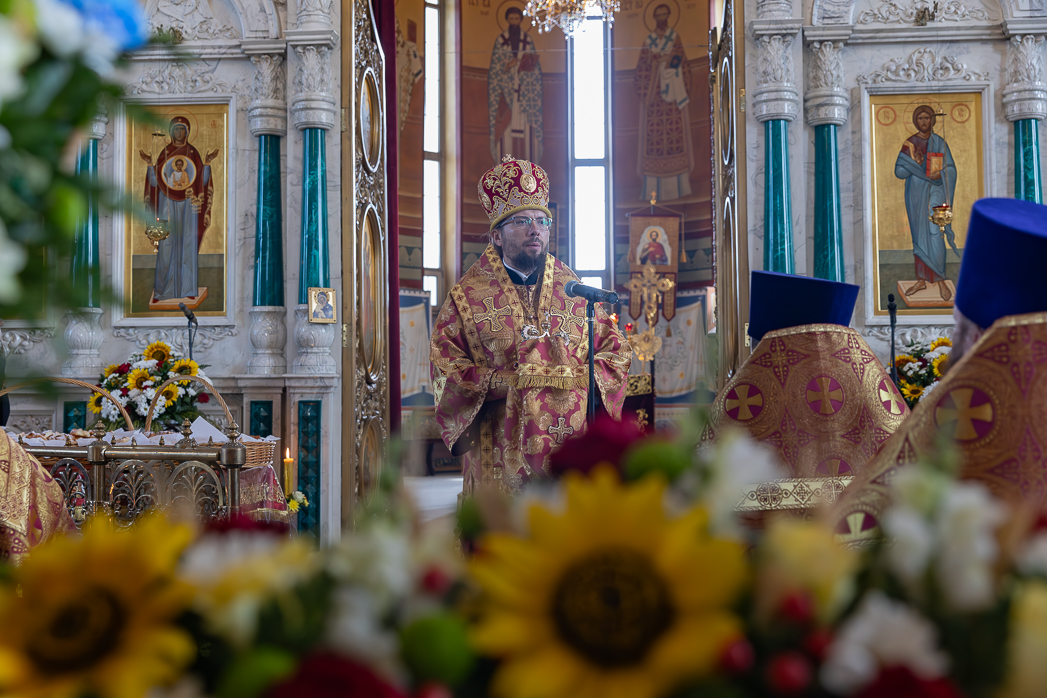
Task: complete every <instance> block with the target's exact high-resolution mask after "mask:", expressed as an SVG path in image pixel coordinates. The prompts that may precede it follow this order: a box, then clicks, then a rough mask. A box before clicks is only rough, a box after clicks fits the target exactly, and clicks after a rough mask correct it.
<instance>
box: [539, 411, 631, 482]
mask: <svg viewBox="0 0 1047 698" xmlns="http://www.w3.org/2000/svg"><path fill="white" fill-rule="evenodd" d="M641 437H643V432H642V431H640V428H639V427H638V426H636V425H635V424H633V423H632V422H616V421H614V420H613V419H611V418H610V417H608V416H606V415H601V416H600V417H599V418H597V420H596V423H595V424H593V425H592V427H590V428H589V430H588V431H586V432H585V433H584V434H582V435H581V436H577V437H572V438H569V439H567V441H565V442H564V445H563V446H562V447H561V448H560V450H559V451H554V452H553V454H552V456H550V458H549V474H550V475H552V476H553V477H554V478H559V477H562V476H563V474H564V473H566V472H567V471H569V470H576V471H578V472H581V473H588V472H589V471H590V470H592V469H593V468H595V467H596V466H597V465H599V464H600V463H609V464H611V465H612V466H614V467H615V468H617V469H618V470H621V461H622V455H623V454H624V453H625V451H626V449H628V448H629V446H630V445H631V444H632V443H633V442H634V441H638V440H639V439H640V438H641Z"/></svg>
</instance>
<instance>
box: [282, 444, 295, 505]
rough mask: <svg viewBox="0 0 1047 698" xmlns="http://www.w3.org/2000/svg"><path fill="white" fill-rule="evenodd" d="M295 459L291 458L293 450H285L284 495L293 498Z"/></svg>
mask: <svg viewBox="0 0 1047 698" xmlns="http://www.w3.org/2000/svg"><path fill="white" fill-rule="evenodd" d="M293 464H294V459H293V458H291V449H290V448H287V449H284V494H286V495H287V496H291V466H292V465H293Z"/></svg>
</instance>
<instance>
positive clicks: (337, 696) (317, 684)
mask: <svg viewBox="0 0 1047 698" xmlns="http://www.w3.org/2000/svg"><path fill="white" fill-rule="evenodd" d="M285 697H286V698H406V697H405V695H404V693H403V692H401V691H400V689H398V688H396V687H395V686H393V685H391V684H389V683H388V682H387V681H386V680H385V679H383V678H381V677H380V676H378V675H377V674H375V673H374V672H373V671H371V670H370V669H369V668H368V667H366V666H364V665H362V664H357V663H356V662H354V661H352V660H350V659H346V658H345V657H340V656H338V655H336V654H328V653H318V654H312V655H310V656H308V657H306V658H305V659H303V660H302V663H301V664H299V665H298V671H297V672H295V674H294V675H293V676H291V677H289V678H287V679H285V680H284V681H281V682H280V683H278V684H276V685H275V686H273V687H272V688H270V689H269V690H268V691H266V693H265V698H285Z"/></svg>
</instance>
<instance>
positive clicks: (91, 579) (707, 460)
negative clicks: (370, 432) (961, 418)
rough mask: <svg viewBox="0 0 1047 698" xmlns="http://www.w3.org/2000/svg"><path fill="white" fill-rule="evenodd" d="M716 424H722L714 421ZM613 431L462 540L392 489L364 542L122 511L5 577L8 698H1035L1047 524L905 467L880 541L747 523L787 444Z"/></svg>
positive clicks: (813, 526)
mask: <svg viewBox="0 0 1047 698" xmlns="http://www.w3.org/2000/svg"><path fill="white" fill-rule="evenodd" d="M697 426H699V427H700V426H701V425H700V424H699V425H697ZM628 429H629V427H628V425H622V424H618V423H614V424H604V425H600V424H599V423H598V424H597V425H594V427H593V428H592V429H591V430H590V431H589V432H588V433H586V434H584V435H582V436H580V437H579V438H576V439H575V440H573V441H568V442H567V443H566V444H565V445H564V447H563V449H562V450H561V451H559V452H558V453H557V454H554V460H553V462H552V463H551V464H550V477H549V478H537V477H536V478H532V480H531V481H530V482H529V483H528V484H527V485H526V487H525V489H524V490H523V491H522V492H521V493H519V494H517V495H514V496H509V495H506V494H503V493H500V492H498V491H497V490H495V489H494V488H491V489H487V490H481V492H480V493H479V494H477V495H476V497H474V498H471V499H467V500H465V502H463V504H462V506H461V508H460V513H459V516H458V520H457V521H458V531H457V532H458V540H459V542H460V545H461V549H462V550H464V551H465V552H466V553H467V558H466V559H465V560H464V561H463V559H462V557H461V555H460V554H459V552H458V551H457V550H456V545H455V540H454V536H453V535H452V532H451V526H450V524H449V523H448V522H446V521H443V522H441V521H436V522H429V523H428V524H426V525H422V524H421V523H420V522H418V521H416V520H414V519H413V518H412V515H411V509H410V507H409V506H408V505H406V504H405V503H404V502H403V501H401V499H400V498H399V495H398V494H397V493H396V492H391V491H389V490H388V489H387V488H388V487H389V485H388V483H387V482H386V480H390V478H380V483H379V487H380V491H379V493H378V495H377V496H376V499H375V501H374V502H373V503H372V504H371V505H369V508H368V509H367V510H365V511H364V512H363V514H362V515H361V516H360V517H359V519H358V525H357V529H356V531H355V532H354V534H353V535H352V536H343V537H342V538H341V540H340V541H338V542H335V543H332V544H331V545H329V546H326V547H323V548H320V549H316V548H315V547H313V546H311V545H308V544H307V543H306V542H305V541H304V540H303V539H301V538H298V539H291V538H289V537H288V536H287V535H286V533H283V534H281V532H279V531H277V530H275V529H274V528H273V527H272V525H269V524H261V523H253V522H250V521H244V520H233V521H230V522H222V523H218V524H212V525H210V526H209V527H207V528H204V529H203V530H198V531H192V530H190V529H189V528H188V527H187V526H184V525H175V524H172V523H169V522H167V521H165V520H163V519H161V518H159V517H152V518H150V517H145V519H144V520H143V521H142V522H141V523H139V524H138V525H137V526H136V527H134V528H132V529H131V530H130V531H129V532H122V533H115V532H112V531H111V530H110V529H109V528H107V522H106V520H105V518H104V517H96V518H95V519H94V520H92V522H91V523H90V524H89V525H88V526H87V528H86V532H85V534H84V536H83V538H82V539H74V538H58V539H56V540H54V541H50V542H47V543H45V544H44V545H42V546H39V547H37V548H35V549H34V550H33V552H32V553H31V554H30V556H29V557H28V559H27V560H26V561H25V562H24V563H23V564H22V566H20V567H17V568H10V569H2V570H0V572H2V574H0V628H4V629H5V632H3V633H0V669H2V671H0V694H3V695H39V696H43V695H63V696H64V695H70V696H72V695H94V696H98V698H125V697H126V698H131V697H133V696H143V695H146V694H147V691H150V689H160V690H158V691H155V692H150V693H149V695H155V696H167V697H169V698H171V697H174V696H218V697H225V696H230V697H234V696H235V697H237V698H270V697H272V698H277V697H279V696H286V695H295V696H306V697H309V698H312V697H321V696H322V697H326V696H332V697H333V696H348V697H349V698H372V697H378V698H406V697H407V696H411V697H412V698H435V697H436V696H440V697H441V698H447V697H449V696H456V697H457V698H483V697H485V696H491V697H494V698H533V697H534V696H542V697H546V698H606V697H608V696H611V697H618V696H620V697H622V698H764V697H775V696H782V697H783V698H784V697H789V696H793V697H803V696H810V697H812V698H823V697H824V698H828V697H833V696H838V697H840V698H851V697H854V698H895V697H898V696H901V697H910V696H930V697H933V698H976V697H978V696H993V697H994V698H1025V697H1028V698H1034V697H1038V696H1041V695H1043V687H1044V685H1047V662H1044V661H1043V658H1044V650H1043V648H1044V647H1047V517H1043V516H1041V517H1039V518H1036V517H1035V515H1034V514H1033V513H1031V512H1027V511H1023V510H1022V509H1020V508H1018V507H1014V506H1009V505H1008V504H1006V503H1004V502H1002V501H999V500H996V499H994V498H993V496H992V495H991V494H990V492H989V490H988V489H987V488H986V487H985V486H984V485H982V484H981V483H977V482H961V481H957V480H956V479H955V478H954V473H955V468H956V457H955V454H953V453H951V452H949V451H948V450H947V449H943V450H942V451H941V452H939V453H938V454H937V456H936V457H935V459H933V460H930V461H925V462H921V463H917V464H912V465H908V466H905V467H904V468H902V469H900V470H899V471H898V472H897V473H896V475H895V477H894V479H893V481H892V485H891V486H892V489H893V504H892V505H891V506H890V507H889V508H888V509H887V510H886V511H885V512H884V513H883V516H882V517H881V518H880V524H881V530H882V531H883V537H882V538H881V539H880V540H878V541H876V542H874V543H873V544H872V545H870V546H869V547H867V548H864V549H861V550H857V549H854V548H851V547H848V546H847V545H845V544H843V543H842V542H841V541H840V540H839V539H838V538H837V537H836V536H835V535H834V529H833V526H832V524H831V523H830V522H829V521H827V520H823V519H822V518H820V517H818V516H814V517H812V518H811V519H809V520H800V519H785V518H782V519H774V520H772V521H770V522H769V523H768V524H767V527H766V529H765V530H763V531H752V530H750V529H747V528H746V527H745V526H744V525H743V524H742V521H741V520H740V518H739V517H738V515H737V514H736V512H735V511H734V503H735V502H736V501H738V499H739V496H740V493H741V491H742V488H743V486H744V485H745V484H749V483H754V482H766V481H767V480H769V479H773V478H775V477H777V476H779V474H780V473H778V466H777V464H776V462H775V461H774V455H773V452H771V451H769V450H767V449H766V448H765V447H763V446H760V445H759V444H756V443H754V442H753V441H751V440H750V439H748V437H747V436H737V435H732V434H722V435H721V436H720V438H719V440H718V442H717V443H716V444H715V445H712V446H707V447H703V448H702V449H701V450H700V451H698V452H696V451H695V448H694V446H695V435H696V434H699V433H701V431H700V429H699V430H693V431H690V436H688V435H687V434H686V433H685V434H684V435H683V436H680V437H677V438H675V439H669V438H666V437H665V436H662V435H655V436H653V437H646V438H640V437H639V432H638V430H636V432H635V433H628V431H627V430H628Z"/></svg>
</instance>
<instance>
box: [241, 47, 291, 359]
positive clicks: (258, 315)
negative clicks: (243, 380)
mask: <svg viewBox="0 0 1047 698" xmlns="http://www.w3.org/2000/svg"><path fill="white" fill-rule="evenodd" d="M251 62H252V63H254V65H255V76H254V83H253V86H252V95H251V97H252V99H251V103H250V106H249V107H248V109H247V118H248V123H249V125H250V128H251V133H252V135H254V136H257V137H258V173H257V174H258V200H257V212H256V215H255V250H254V305H253V307H252V308H251V311H250V314H251V346H252V354H251V360H250V361H249V362H248V363H247V372H248V373H255V374H283V373H285V372H286V371H287V358H286V357H285V356H284V349H285V347H286V344H287V324H286V323H287V311H286V309H285V307H284V252H283V246H284V235H283V207H282V206H281V198H282V196H283V194H282V191H281V187H280V183H281V181H282V177H281V176H280V175H281V173H280V141H281V139H282V138H283V137H284V136H285V135H286V134H287V101H286V97H285V90H284V69H283V68H284V57H283V56H282V55H279V54H260V55H255V56H251Z"/></svg>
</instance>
